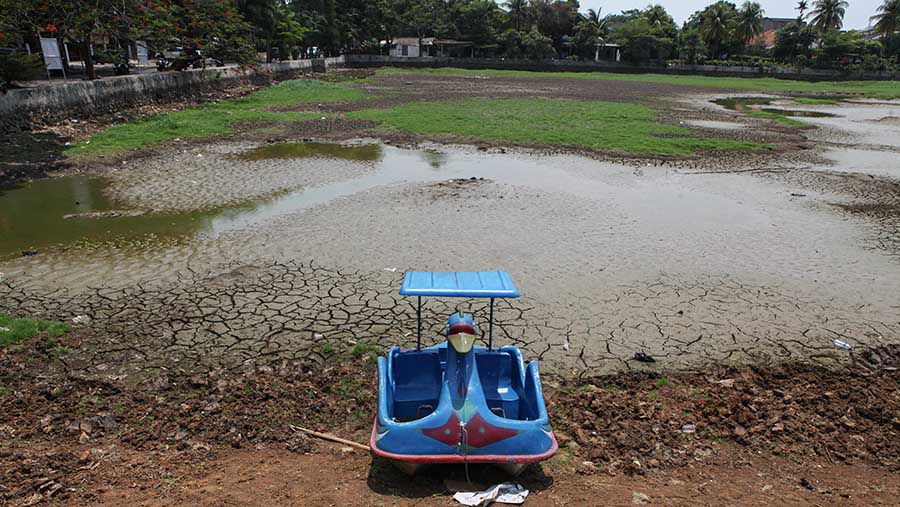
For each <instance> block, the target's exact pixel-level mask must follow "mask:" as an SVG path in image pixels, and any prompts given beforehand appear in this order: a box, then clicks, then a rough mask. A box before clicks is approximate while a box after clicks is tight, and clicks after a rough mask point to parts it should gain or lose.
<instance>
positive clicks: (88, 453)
mask: <svg viewBox="0 0 900 507" xmlns="http://www.w3.org/2000/svg"><path fill="white" fill-rule="evenodd" d="M90 458H91V451H90V449H85V450H84V451H83V452H82V453H81V456H79V457H78V462H79V463H87V461H88V460H89V459H90Z"/></svg>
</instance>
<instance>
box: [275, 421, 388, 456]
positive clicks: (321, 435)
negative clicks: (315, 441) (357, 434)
mask: <svg viewBox="0 0 900 507" xmlns="http://www.w3.org/2000/svg"><path fill="white" fill-rule="evenodd" d="M290 428H291V429H292V430H294V431H300V432H303V433H306V434H309V435H312V436H314V437H318V438H321V439H323V440H330V441H332V442H337V443H339V444H344V445H349V446H352V447H356V448H357V449H362V450H364V451H371V450H372V449H370V448H369V446H368V445H363V444H360V443H357V442H353V441H352V440H344V439H343V438H340V437H336V436H334V435H329V434H328V433H319V432H318V431H313V430H310V429H306V428H301V427H300V426H294V425H293V424H291V425H290Z"/></svg>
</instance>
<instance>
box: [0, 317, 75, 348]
mask: <svg viewBox="0 0 900 507" xmlns="http://www.w3.org/2000/svg"><path fill="white" fill-rule="evenodd" d="M69 329H70V328H69V325H68V324H65V323H62V322H54V321H52V320H34V319H17V318H15V317H12V316H10V315H7V314H5V313H0V346H6V345H12V344H14V343H17V342H20V341H23V340H27V339H29V338H31V337H32V336H34V335H36V334H38V333H42V332H46V333H47V336H48V337H50V338H59V337H60V336H62V335H64V334H66V333H67V332H69Z"/></svg>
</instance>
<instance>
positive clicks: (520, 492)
mask: <svg viewBox="0 0 900 507" xmlns="http://www.w3.org/2000/svg"><path fill="white" fill-rule="evenodd" d="M526 498H528V490H527V489H525V488H523V487H522V485H521V484H512V483H509V482H505V483H503V484H497V485H496V486H491V487H489V488H488V489H486V490H484V491H473V492H467V491H460V492H459V493H456V494H455V495H453V499H454V500H456V501H457V502H459V503H461V504H463V505H472V506H481V505H490V504H492V503H494V502H497V503H508V504H514V505H521V504H523V503H525V499H526Z"/></svg>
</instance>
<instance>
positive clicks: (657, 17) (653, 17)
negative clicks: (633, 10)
mask: <svg viewBox="0 0 900 507" xmlns="http://www.w3.org/2000/svg"><path fill="white" fill-rule="evenodd" d="M644 19H646V20H647V22H648V23H650V26H662V25H663V24H665V23H666V22H667V21H669V19H671V16H669V13H668V12H666V9H665V8H664V7H663V6H662V5H659V4H656V5H651V6H649V7H647V10H645V11H644Z"/></svg>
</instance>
